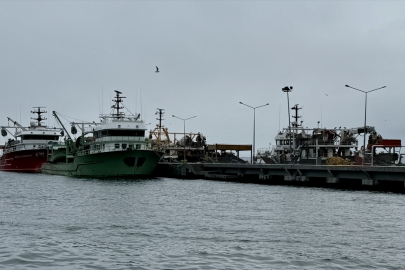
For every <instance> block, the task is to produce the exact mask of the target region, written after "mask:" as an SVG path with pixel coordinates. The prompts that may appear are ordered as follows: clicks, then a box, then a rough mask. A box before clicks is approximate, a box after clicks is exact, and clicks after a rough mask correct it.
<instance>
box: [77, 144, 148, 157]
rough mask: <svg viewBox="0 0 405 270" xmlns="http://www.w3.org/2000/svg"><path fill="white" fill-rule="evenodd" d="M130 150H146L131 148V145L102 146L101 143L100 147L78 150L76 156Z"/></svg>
mask: <svg viewBox="0 0 405 270" xmlns="http://www.w3.org/2000/svg"><path fill="white" fill-rule="evenodd" d="M130 150H145V149H142V148H130V147H126V148H115V147H111V146H105V147H101V145H100V147H98V148H96V149H85V150H81V151H78V152H77V153H76V156H78V157H80V156H87V155H92V154H99V153H107V152H122V151H130Z"/></svg>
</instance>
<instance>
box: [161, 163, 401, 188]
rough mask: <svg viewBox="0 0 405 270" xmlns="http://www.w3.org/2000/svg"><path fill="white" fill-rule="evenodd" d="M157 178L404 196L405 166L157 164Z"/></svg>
mask: <svg viewBox="0 0 405 270" xmlns="http://www.w3.org/2000/svg"><path fill="white" fill-rule="evenodd" d="M158 173H160V176H166V177H170V176H172V177H180V178H182V177H183V178H199V179H201V178H206V179H217V180H230V181H232V180H235V181H239V180H240V181H243V182H255V183H256V182H258V183H265V184H293V185H306V186H308V185H309V186H311V185H312V186H325V187H332V186H345V187H349V188H350V187H353V188H365V189H370V188H371V189H390V190H394V191H399V192H405V166H343V165H338V166H326V165H301V164H240V163H159V165H158Z"/></svg>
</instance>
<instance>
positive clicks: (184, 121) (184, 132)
mask: <svg viewBox="0 0 405 270" xmlns="http://www.w3.org/2000/svg"><path fill="white" fill-rule="evenodd" d="M172 117H175V118H178V119H180V120H183V127H184V130H183V134H184V137H183V139H184V147H183V148H184V156H183V158H184V162H185V161H186V120H189V119H191V118H194V117H196V116H192V117H189V118H185V119H184V118H180V117H178V116H175V115H172ZM174 136H175V137H176V135H174Z"/></svg>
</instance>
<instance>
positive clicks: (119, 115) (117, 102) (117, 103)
mask: <svg viewBox="0 0 405 270" xmlns="http://www.w3.org/2000/svg"><path fill="white" fill-rule="evenodd" d="M114 92H115V93H116V96H115V98H114V99H113V100H112V101H114V102H115V104H114V105H112V106H111V108H113V109H115V110H117V113H113V114H112V116H113V118H117V119H120V118H123V117H124V113H123V112H120V109H123V108H124V107H123V106H120V103H121V102H122V99H123V98H126V97H121V96H120V94H122V92H120V91H118V90H114Z"/></svg>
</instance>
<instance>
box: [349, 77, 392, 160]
mask: <svg viewBox="0 0 405 270" xmlns="http://www.w3.org/2000/svg"><path fill="white" fill-rule="evenodd" d="M345 86H346V87H349V88H351V89H354V90H357V91H360V92H363V93H365V94H366V101H365V104H364V139H363V147H364V153H363V166H364V160H365V159H366V132H367V131H366V128H367V127H366V121H367V94H368V93H370V92H373V91H376V90H379V89H382V88H385V87H386V86H382V87H380V88H376V89H373V90H369V91H363V90H360V89H357V88H354V87H351V86H350V85H347V84H346V85H345Z"/></svg>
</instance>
